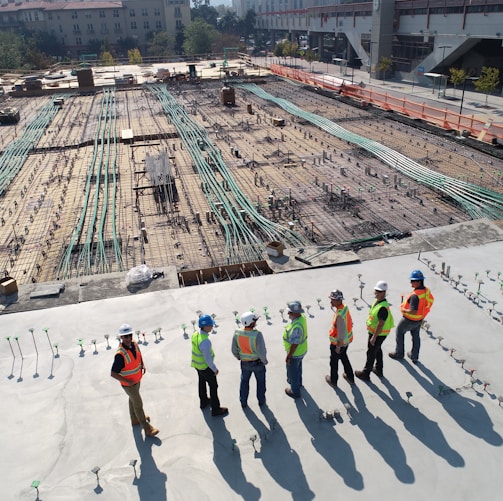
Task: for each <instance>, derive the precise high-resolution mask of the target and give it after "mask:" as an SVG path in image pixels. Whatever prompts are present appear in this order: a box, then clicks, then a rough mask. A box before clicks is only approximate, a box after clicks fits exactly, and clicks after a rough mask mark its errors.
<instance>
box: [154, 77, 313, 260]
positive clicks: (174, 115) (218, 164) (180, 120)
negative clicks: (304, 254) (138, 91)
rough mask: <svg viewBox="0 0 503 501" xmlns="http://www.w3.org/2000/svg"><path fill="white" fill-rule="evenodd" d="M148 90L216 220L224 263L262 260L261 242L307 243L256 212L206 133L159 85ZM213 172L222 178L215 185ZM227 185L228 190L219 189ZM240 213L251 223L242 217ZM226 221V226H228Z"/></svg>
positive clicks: (288, 244)
mask: <svg viewBox="0 0 503 501" xmlns="http://www.w3.org/2000/svg"><path fill="white" fill-rule="evenodd" d="M149 89H150V91H151V92H152V93H153V94H154V95H155V96H156V97H157V99H158V100H159V101H160V102H161V105H162V107H163V109H164V111H165V113H166V114H167V115H168V117H169V118H170V120H171V122H172V123H173V125H174V126H175V127H176V129H177V131H178V133H179V135H180V137H181V138H182V141H183V143H184V146H185V148H186V149H187V150H188V151H189V153H190V156H191V158H192V161H193V164H194V166H195V169H196V172H197V173H198V175H199V179H200V181H201V183H202V186H204V187H207V189H205V190H204V193H205V195H206V197H207V200H208V203H209V205H210V208H211V209H212V211H213V213H214V214H215V216H216V218H217V219H218V221H219V223H220V225H221V227H222V229H223V233H224V235H225V241H226V249H225V255H226V259H227V262H228V263H229V264H230V263H239V262H243V261H252V260H257V259H262V258H263V252H264V250H265V243H264V242H265V241H271V240H281V241H282V242H283V243H284V244H285V245H286V246H292V247H297V246H305V245H308V244H309V241H308V240H307V239H306V238H304V237H302V236H300V235H298V234H297V233H295V232H293V231H291V230H290V229H289V228H285V227H283V226H281V225H279V224H277V223H273V222H272V221H270V220H268V219H267V218H265V217H264V216H262V215H261V214H259V213H258V211H257V210H256V209H255V207H254V206H253V204H252V203H251V202H250V200H249V199H248V198H247V197H246V196H245V195H244V194H243V193H242V191H241V190H240V188H239V186H238V184H237V183H236V181H235V179H234V178H233V176H232V175H231V173H230V171H229V170H228V169H227V166H226V165H225V162H224V161H223V159H222V157H221V155H220V152H219V151H218V150H217V149H216V148H215V147H214V145H213V144H212V143H211V141H210V139H209V137H208V134H207V132H206V130H205V129H204V128H202V127H200V126H199V125H198V124H197V123H195V122H194V121H193V120H192V119H191V118H190V117H189V116H188V115H187V113H186V112H185V110H184V108H183V107H182V106H181V105H179V104H178V103H177V101H176V99H175V98H174V97H173V96H172V95H171V94H170V93H169V92H168V91H167V89H166V88H165V87H162V86H149ZM201 142H202V143H204V151H205V153H206V154H207V156H208V158H209V159H210V161H211V163H212V164H213V165H214V167H211V166H210V165H209V164H208V162H207V160H206V158H205V157H204V155H203V152H202V151H201V148H200V146H199V144H201ZM213 169H215V170H216V171H217V173H218V174H220V176H221V177H222V183H220V182H219V180H218V178H217V175H216V173H215V172H214V171H213ZM222 184H225V185H226V186H228V190H226V189H224V188H223V187H222ZM219 206H222V207H223V209H224V210H225V212H226V214H227V217H228V218H229V221H227V220H226V218H225V217H224V216H223V215H222V213H221V210H220V209H219ZM241 210H243V211H244V212H245V214H246V216H247V217H248V218H249V219H250V220H251V222H252V224H251V225H250V224H248V223H247V222H246V221H245V219H244V218H243V215H242V213H241V212H240V211H241ZM229 222H230V224H229Z"/></svg>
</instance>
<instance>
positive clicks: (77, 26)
mask: <svg viewBox="0 0 503 501" xmlns="http://www.w3.org/2000/svg"><path fill="white" fill-rule="evenodd" d="M73 32H74V33H80V27H79V25H78V24H74V25H73Z"/></svg>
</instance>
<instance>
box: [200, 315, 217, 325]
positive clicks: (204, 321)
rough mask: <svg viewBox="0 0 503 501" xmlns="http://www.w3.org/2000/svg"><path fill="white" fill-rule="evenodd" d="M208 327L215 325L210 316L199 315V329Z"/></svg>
mask: <svg viewBox="0 0 503 501" xmlns="http://www.w3.org/2000/svg"><path fill="white" fill-rule="evenodd" d="M208 325H215V320H213V318H211V315H201V316H200V317H199V327H206V326H208Z"/></svg>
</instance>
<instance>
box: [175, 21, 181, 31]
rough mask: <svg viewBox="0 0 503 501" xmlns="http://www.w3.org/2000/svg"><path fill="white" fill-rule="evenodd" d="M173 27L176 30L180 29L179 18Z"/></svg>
mask: <svg viewBox="0 0 503 501" xmlns="http://www.w3.org/2000/svg"><path fill="white" fill-rule="evenodd" d="M175 28H176V29H177V30H181V29H182V22H181V21H180V19H177V20H176V21H175Z"/></svg>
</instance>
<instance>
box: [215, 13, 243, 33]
mask: <svg viewBox="0 0 503 501" xmlns="http://www.w3.org/2000/svg"><path fill="white" fill-rule="evenodd" d="M241 28H242V23H241V22H240V20H239V18H238V16H237V15H236V13H235V12H233V11H231V10H228V11H227V12H226V13H225V15H223V16H222V17H221V18H220V20H219V21H218V24H217V29H218V31H220V32H222V33H229V34H232V35H240V34H242V35H243V36H244V33H242V29H241Z"/></svg>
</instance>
